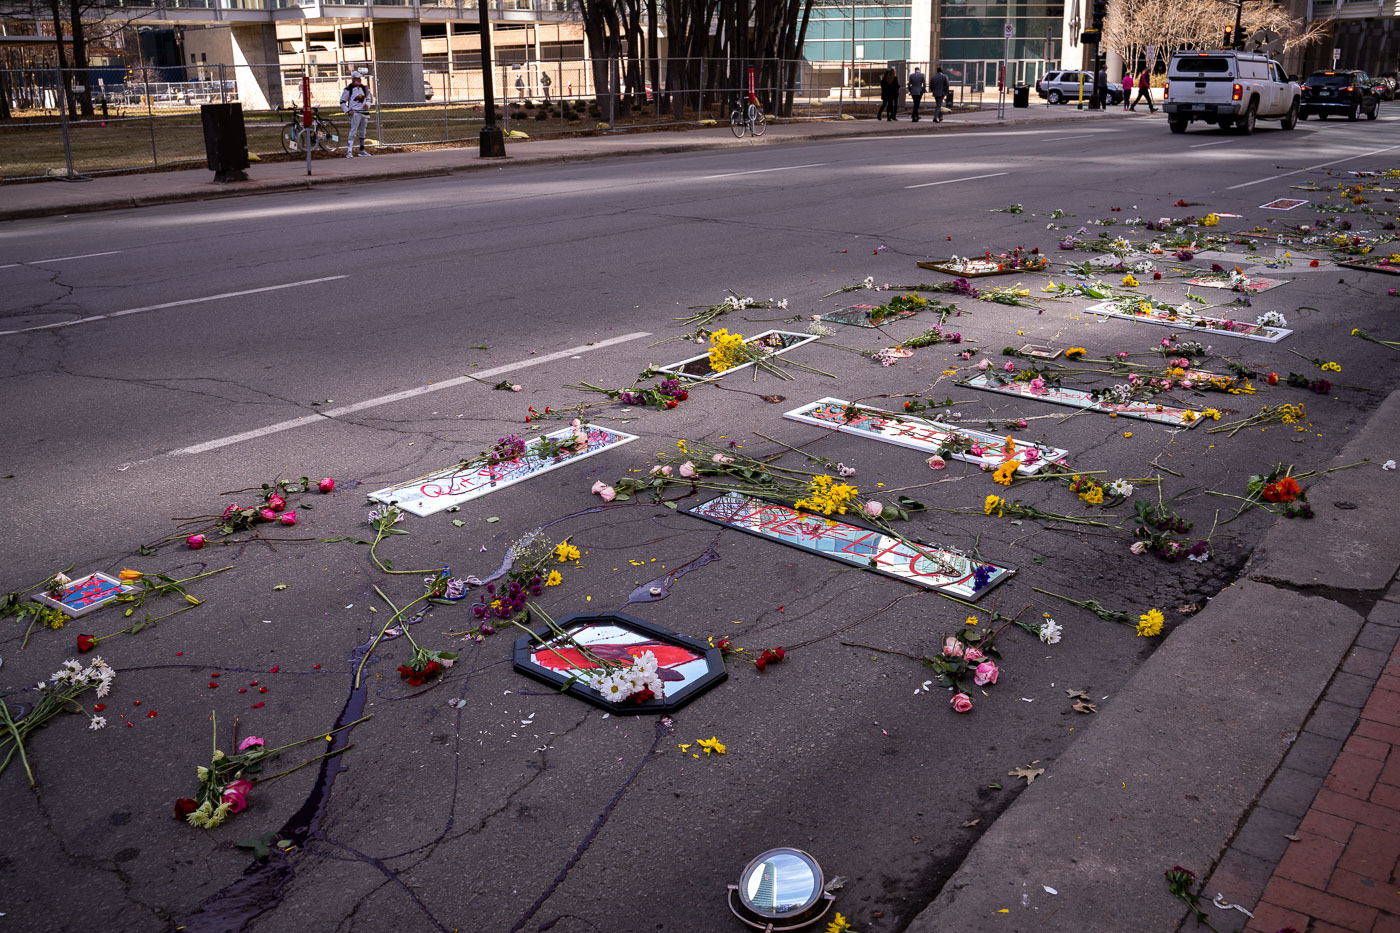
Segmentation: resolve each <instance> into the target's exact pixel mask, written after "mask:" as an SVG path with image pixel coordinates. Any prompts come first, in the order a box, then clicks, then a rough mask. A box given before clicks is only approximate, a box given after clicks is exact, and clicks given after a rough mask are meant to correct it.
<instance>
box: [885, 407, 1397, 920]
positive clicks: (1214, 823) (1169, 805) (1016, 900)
mask: <svg viewBox="0 0 1400 933" xmlns="http://www.w3.org/2000/svg"><path fill="white" fill-rule="evenodd" d="M1397 431H1400V393H1396V394H1392V395H1391V396H1390V397H1389V398H1388V399H1387V400H1386V401H1385V402H1384V403H1383V404H1382V405H1381V406H1380V408H1379V409H1377V411H1376V412H1375V414H1374V415H1373V416H1372V417H1371V419H1370V420H1369V421H1368V423H1367V424H1366V426H1365V427H1364V428H1363V429H1362V431H1361V432H1359V433H1358V435H1357V436H1356V437H1355V438H1354V439H1353V440H1352V441H1351V442H1350V443H1348V444H1347V446H1346V447H1345V448H1344V449H1343V451H1342V452H1341V454H1340V455H1339V456H1338V457H1337V458H1336V459H1335V460H1334V461H1333V463H1332V465H1333V466H1340V465H1342V464H1346V463H1352V462H1355V461H1358V460H1362V459H1365V458H1367V457H1371V458H1375V457H1376V456H1377V455H1378V452H1380V451H1383V450H1384V449H1385V447H1384V446H1382V444H1383V442H1385V441H1387V440H1390V439H1393V438H1394V437H1395V436H1397ZM1391 442H1392V443H1393V441H1391ZM1379 469H1380V466H1379V462H1375V463H1374V465H1367V466H1363V467H1359V468H1356V469H1354V470H1345V471H1341V472H1338V473H1332V474H1328V475H1326V476H1325V477H1322V478H1321V479H1319V480H1317V481H1316V482H1315V483H1313V484H1311V488H1310V489H1309V499H1310V501H1312V502H1313V504H1314V509H1315V510H1316V511H1317V512H1318V518H1316V519H1314V520H1313V522H1311V523H1309V525H1308V526H1306V527H1299V523H1296V522H1290V521H1288V520H1286V519H1280V520H1278V521H1277V522H1276V523H1275V525H1274V526H1273V527H1272V528H1271V529H1270V530H1269V532H1268V533H1266V535H1265V537H1264V539H1263V540H1262V541H1261V543H1260V545H1259V547H1258V548H1257V549H1256V551H1255V555H1254V558H1253V559H1251V561H1250V563H1249V564H1248V565H1247V566H1246V569H1245V575H1244V579H1242V580H1241V581H1239V582H1237V583H1235V584H1233V585H1231V586H1230V587H1227V588H1226V589H1225V590H1223V591H1222V592H1221V593H1220V594H1219V595H1218V596H1216V597H1215V598H1214V599H1213V600H1212V601H1211V603H1210V605H1209V606H1207V607H1206V608H1205V609H1204V610H1203V611H1202V612H1200V613H1198V614H1197V615H1196V616H1194V617H1193V618H1192V619H1190V620H1189V621H1188V622H1186V623H1184V624H1183V625H1181V626H1179V627H1178V628H1177V629H1176V630H1175V631H1174V632H1173V633H1172V634H1171V636H1170V637H1168V638H1167V639H1166V641H1165V643H1164V644H1163V645H1162V646H1161V647H1160V648H1158V649H1157V651H1156V652H1154V653H1153V655H1152V657H1151V658H1149V659H1148V661H1147V663H1145V664H1144V665H1143V666H1142V668H1141V669H1139V670H1138V671H1137V672H1136V673H1135V674H1134V676H1133V678H1132V679H1131V680H1130V681H1129V682H1128V684H1127V685H1126V686H1125V687H1124V688H1123V689H1122V690H1121V691H1119V693H1118V694H1117V695H1116V696H1115V697H1113V698H1112V699H1111V700H1110V701H1109V703H1108V704H1107V705H1106V707H1105V709H1104V710H1103V711H1102V712H1101V713H1099V714H1098V715H1097V716H1095V717H1094V721H1093V722H1092V723H1091V724H1090V727H1089V728H1088V729H1087V730H1085V731H1084V732H1083V734H1082V735H1081V736H1080V737H1079V738H1078V739H1076V740H1075V742H1074V743H1073V744H1072V745H1071V746H1070V747H1069V748H1068V749H1067V750H1066V751H1065V753H1064V754H1063V755H1061V757H1060V758H1058V759H1057V760H1056V761H1055V762H1053V763H1051V764H1050V765H1049V766H1048V767H1047V769H1046V772H1045V774H1044V775H1043V776H1042V777H1041V778H1040V779H1039V780H1037V781H1036V782H1035V783H1034V784H1033V785H1032V786H1030V787H1028V788H1027V789H1026V790H1025V791H1024V792H1023V793H1022V794H1021V795H1020V796H1019V797H1018V798H1017V799H1016V801H1015V802H1014V803H1013V804H1012V805H1011V806H1010V807H1009V808H1008V809H1007V810H1006V812H1005V813H1003V814H1002V816H1001V817H1000V818H999V819H997V821H996V822H995V823H993V824H992V826H991V828H990V829H989V830H988V831H987V832H986V834H985V835H983V836H982V838H981V839H979V840H978V841H977V843H976V844H975V845H974V846H973V848H972V851H971V852H970V853H969V854H968V856H967V858H966V859H965V860H964V861H963V863H962V865H961V866H960V867H959V869H958V871H957V872H956V873H955V874H954V875H953V877H952V878H950V879H949V881H948V883H947V884H946V885H944V887H943V889H942V891H941V892H940V893H939V895H938V897H937V898H936V899H935V900H934V901H933V903H932V904H930V905H929V906H928V907H927V908H925V910H924V911H923V912H922V913H920V914H919V916H918V917H917V918H915V920H914V922H913V923H912V924H911V925H910V926H909V927H908V931H909V933H933V931H935V930H938V931H942V930H972V931H977V930H989V929H995V930H998V931H1007V933H1013V931H1037V933H1044V931H1060V930H1063V931H1066V933H1071V931H1072V933H1085V931H1096V930H1102V931H1105V933H1107V931H1113V933H1118V931H1123V930H1132V931H1134V933H1170V931H1175V930H1176V929H1177V928H1178V927H1179V926H1180V924H1181V922H1182V919H1183V915H1184V913H1185V911H1184V908H1183V907H1182V905H1181V903H1180V902H1179V901H1177V900H1176V899H1174V898H1173V897H1171V896H1170V895H1169V894H1168V892H1167V886H1166V882H1165V880H1164V878H1163V872H1164V871H1166V869H1168V868H1170V867H1171V866H1172V865H1173V864H1182V865H1186V866H1188V867H1191V868H1193V869H1194V870H1195V871H1196V872H1197V873H1198V876H1199V877H1207V876H1208V875H1209V869H1210V868H1211V866H1213V865H1215V864H1216V863H1217V862H1218V861H1219V859H1220V857H1221V855H1222V853H1223V852H1224V851H1225V849H1226V846H1227V845H1228V843H1229V842H1230V840H1231V839H1232V838H1233V836H1234V834H1235V832H1236V829H1237V827H1238V826H1239V824H1240V822H1241V820H1242V818H1243V817H1244V815H1245V814H1246V812H1247V811H1248V810H1249V809H1250V807H1251V806H1252V805H1253V804H1254V802H1255V800H1256V799H1257V798H1258V796H1259V794H1260V793H1261V792H1262V791H1263V789H1264V788H1265V787H1266V786H1267V784H1268V781H1269V779H1270V778H1271V776H1272V775H1273V774H1274V772H1275V770H1276V769H1277V768H1278V766H1279V764H1280V762H1281V761H1282V760H1283V758H1284V755H1285V753H1287V751H1288V749H1289V744H1290V742H1291V741H1292V738H1293V737H1294V736H1296V735H1297V734H1298V733H1299V732H1300V731H1301V730H1302V729H1303V727H1304V723H1305V722H1306V721H1307V719H1308V716H1309V714H1310V713H1311V712H1312V710H1313V708H1314V705H1315V704H1316V703H1317V701H1318V699H1319V697H1321V696H1322V693H1323V690H1324V688H1325V687H1326V686H1327V684H1328V683H1329V681H1330V680H1331V679H1332V676H1333V674H1334V673H1335V672H1336V671H1337V669H1338V667H1339V665H1341V664H1342V663H1343V662H1344V661H1345V659H1346V658H1347V656H1348V652H1350V651H1351V650H1352V644H1353V641H1354V640H1355V639H1356V637H1357V634H1358V633H1359V632H1360V631H1361V628H1362V624H1363V622H1364V619H1363V618H1362V615H1361V614H1359V613H1358V611H1357V609H1360V610H1361V611H1363V612H1367V611H1369V610H1370V607H1371V605H1372V604H1373V603H1374V602H1375V600H1376V599H1378V598H1379V597H1380V596H1381V595H1382V593H1383V592H1384V589H1385V588H1386V587H1387V586H1388V585H1389V583H1390V582H1391V580H1392V579H1393V578H1394V576H1395V574H1396V572H1397V570H1400V540H1397V539H1395V538H1394V537H1393V536H1383V535H1377V534H1375V533H1374V532H1373V529H1374V528H1376V527H1387V526H1388V521H1387V516H1388V515H1390V514H1391V513H1393V512H1396V511H1400V504H1397V503H1396V502H1395V501H1394V500H1393V499H1387V500H1386V501H1379V499H1380V498H1381V497H1376V496H1375V495H1374V479H1375V477H1374V474H1371V471H1373V470H1374V471H1379ZM1368 474H1370V475H1369V479H1370V480H1371V481H1372V482H1371V487H1370V489H1371V492H1370V493H1369V494H1367V493H1365V492H1364V491H1363V490H1364V488H1365V484H1366V482H1367V479H1368ZM1348 500H1350V501H1354V502H1356V503H1357V504H1358V505H1364V508H1357V509H1354V510H1353V509H1345V508H1337V507H1334V506H1333V504H1332V503H1333V502H1334V501H1343V502H1345V501H1348ZM1314 526H1315V527H1314ZM1342 600H1345V603H1350V604H1352V606H1350V607H1349V606H1348V605H1347V604H1344V602H1343V601H1342ZM1047 886H1048V888H1053V889H1054V890H1055V891H1056V892H1057V893H1055V894H1051V893H1049V891H1047V890H1046V888H1047Z"/></svg>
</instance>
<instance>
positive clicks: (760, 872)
mask: <svg viewBox="0 0 1400 933" xmlns="http://www.w3.org/2000/svg"><path fill="white" fill-rule="evenodd" d="M814 884H815V882H814V878H813V875H812V869H811V867H810V866H808V865H807V864H806V863H805V862H804V861H803V860H802V859H800V858H796V857H793V856H790V855H789V856H783V855H781V854H780V855H775V856H773V857H772V858H770V859H767V860H765V861H763V862H761V863H759V864H758V865H756V866H754V870H753V871H751V872H750V873H749V878H748V885H747V887H748V890H747V891H746V892H745V893H746V894H747V899H748V901H749V904H750V905H751V906H752V907H753V908H754V909H755V910H757V911H760V912H763V913H767V914H770V915H773V914H785V913H790V912H792V911H794V910H802V909H804V908H806V907H807V906H808V905H809V904H810V903H811V901H812V893H813V891H812V889H813V887H814Z"/></svg>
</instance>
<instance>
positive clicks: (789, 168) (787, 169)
mask: <svg viewBox="0 0 1400 933" xmlns="http://www.w3.org/2000/svg"><path fill="white" fill-rule="evenodd" d="M830 164H831V163H830V162H808V163H807V164H806V165H784V166H781V167H779V168H756V169H754V170H753V171H750V172H725V173H724V174H723V175H702V176H701V177H702V178H733V177H735V176H736V175H762V174H764V173H765V172H790V171H792V170H793V169H797V168H816V167H817V166H818V165H830Z"/></svg>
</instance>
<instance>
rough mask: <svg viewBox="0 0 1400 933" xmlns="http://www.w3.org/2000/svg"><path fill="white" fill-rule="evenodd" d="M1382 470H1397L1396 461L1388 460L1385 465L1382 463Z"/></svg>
mask: <svg viewBox="0 0 1400 933" xmlns="http://www.w3.org/2000/svg"><path fill="white" fill-rule="evenodd" d="M1381 469H1382V470H1393V469H1395V461H1394V460H1387V461H1386V462H1385V463H1382V464H1381Z"/></svg>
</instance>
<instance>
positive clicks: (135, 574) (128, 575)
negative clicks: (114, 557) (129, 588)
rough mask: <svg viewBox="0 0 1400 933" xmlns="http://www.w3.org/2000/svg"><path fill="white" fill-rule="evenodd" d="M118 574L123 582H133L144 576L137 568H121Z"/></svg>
mask: <svg viewBox="0 0 1400 933" xmlns="http://www.w3.org/2000/svg"><path fill="white" fill-rule="evenodd" d="M118 576H120V577H121V580H122V582H123V583H133V582H135V581H137V580H139V579H141V578H142V577H144V576H145V574H144V573H142V572H141V571H139V570H131V569H129V568H128V569H126V570H123V571H122V572H121V573H120V574H118Z"/></svg>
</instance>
